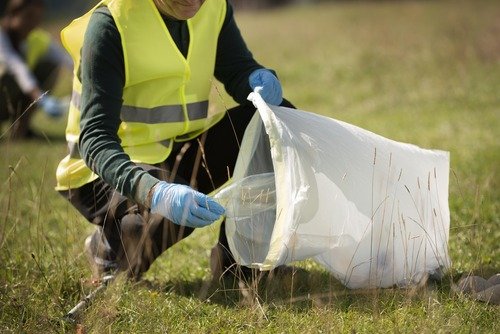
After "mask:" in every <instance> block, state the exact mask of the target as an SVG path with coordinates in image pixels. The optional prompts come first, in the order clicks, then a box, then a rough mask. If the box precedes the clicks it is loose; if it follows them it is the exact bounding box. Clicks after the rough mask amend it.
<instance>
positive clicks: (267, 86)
mask: <svg viewBox="0 0 500 334" xmlns="http://www.w3.org/2000/svg"><path fill="white" fill-rule="evenodd" d="M248 83H249V84H250V87H251V88H252V90H254V89H255V87H258V86H261V87H262V90H261V91H260V96H262V98H263V99H264V101H266V102H267V103H269V104H272V105H276V106H277V105H280V104H281V102H282V101H283V91H282V89H281V84H280V82H279V80H278V78H276V76H275V75H274V74H273V73H272V72H271V71H269V70H266V69H264V68H261V69H258V70H255V71H253V72H252V73H251V74H250V76H249V77H248Z"/></svg>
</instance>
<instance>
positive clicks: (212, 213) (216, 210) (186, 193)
mask: <svg viewBox="0 0 500 334" xmlns="http://www.w3.org/2000/svg"><path fill="white" fill-rule="evenodd" d="M151 212H152V213H157V214H160V215H162V216H163V217H165V218H167V219H169V220H171V221H172V222H173V223H174V224H177V225H183V226H189V227H203V226H207V225H210V224H212V223H213V222H215V221H216V220H218V219H219V218H220V216H221V215H223V214H224V212H225V210H224V208H223V207H222V206H221V205H220V204H219V203H217V202H216V201H214V200H213V199H211V198H210V197H208V196H207V195H204V194H202V193H200V192H198V191H196V190H193V189H192V188H190V187H188V186H185V185H182V184H176V183H167V182H165V181H160V182H159V183H157V184H156V185H155V186H154V188H153V195H152V197H151Z"/></svg>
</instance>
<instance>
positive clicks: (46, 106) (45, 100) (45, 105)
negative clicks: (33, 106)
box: [38, 95, 64, 118]
mask: <svg viewBox="0 0 500 334" xmlns="http://www.w3.org/2000/svg"><path fill="white" fill-rule="evenodd" d="M38 104H39V105H40V107H41V108H42V109H43V111H45V113H46V114H47V115H49V116H50V117H53V118H58V117H61V116H62V115H63V114H64V110H63V107H62V105H61V103H59V101H58V100H57V99H55V98H54V97H52V96H50V95H43V96H42V97H41V98H40V100H38Z"/></svg>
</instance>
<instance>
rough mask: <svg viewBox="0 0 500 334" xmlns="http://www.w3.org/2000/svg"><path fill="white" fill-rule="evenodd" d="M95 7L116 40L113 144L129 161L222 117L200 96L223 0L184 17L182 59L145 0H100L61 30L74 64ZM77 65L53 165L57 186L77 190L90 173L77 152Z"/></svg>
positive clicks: (158, 158) (209, 1)
mask: <svg viewBox="0 0 500 334" xmlns="http://www.w3.org/2000/svg"><path fill="white" fill-rule="evenodd" d="M99 6H107V7H108V9H109V11H110V12H111V15H112V16H113V19H114V21H115V23H116V26H117V28H118V30H119V32H120V36H121V41H122V48H123V54H124V62H125V86H124V90H123V106H122V109H121V120H122V123H121V124H120V127H119V130H118V136H119V137H120V139H121V145H122V147H123V149H124V151H125V153H127V154H128V155H129V156H130V158H131V160H132V161H134V162H142V163H149V164H154V163H159V162H162V161H164V160H165V159H166V158H167V157H168V155H169V154H170V152H171V150H172V145H173V142H174V141H185V140H189V139H192V138H194V137H196V136H198V135H199V134H201V133H203V132H204V131H206V130H207V129H208V128H209V127H211V126H213V125H214V124H216V123H217V122H218V121H220V120H221V119H222V117H223V116H224V112H225V111H224V110H223V111H221V112H215V111H214V110H210V113H209V111H208V97H209V94H210V89H211V87H212V79H213V73H214V67H215V57H216V52H217V40H218V37H219V33H220V30H221V28H222V25H223V23H224V19H225V16H226V1H225V0H206V1H205V3H204V4H203V5H202V7H201V8H200V10H199V12H198V13H197V14H196V15H195V16H194V17H193V18H191V19H189V20H187V26H188V29H189V36H190V42H189V51H188V54H187V57H186V58H185V57H184V56H183V55H182V53H181V52H180V51H179V49H178V48H177V46H176V44H175V42H174V41H173V39H172V37H171V36H170V33H169V31H168V29H167V27H166V26H165V23H164V21H163V19H162V17H161V15H160V13H159V12H158V10H157V9H156V7H155V5H154V3H153V1H152V0H104V1H101V2H100V3H99V4H98V5H97V6H96V7H94V8H93V9H92V10H90V12H88V13H87V14H85V15H84V16H82V17H80V18H78V19H76V20H74V21H73V22H72V23H71V24H70V25H69V26H68V27H66V28H65V29H64V30H63V31H62V33H61V36H62V41H63V44H64V46H65V48H66V49H67V50H68V51H69V53H70V54H71V56H72V57H73V61H74V64H80V50H81V47H82V45H83V36H84V33H85V30H86V28H87V25H88V22H89V19H90V16H91V15H92V13H93V12H94V10H95V9H96V8H98V7H99ZM78 66H79V65H78ZM78 66H75V75H74V80H73V97H72V101H71V105H70V111H69V116H68V125H67V128H66V140H67V142H68V147H69V154H68V155H67V156H66V157H65V158H64V159H63V160H62V161H61V162H60V164H59V166H58V168H57V181H58V184H57V187H56V189H58V190H67V189H69V188H78V187H81V186H82V185H84V184H86V183H88V182H91V181H93V180H95V179H96V178H97V175H96V174H94V173H93V172H92V171H91V170H90V169H89V168H88V167H87V166H86V165H85V162H84V161H83V160H82V158H81V157H80V155H79V153H78V139H79V135H80V109H79V108H80V102H79V101H80V94H81V91H82V84H81V82H80V81H79V80H78V77H77V75H76V73H77V72H78Z"/></svg>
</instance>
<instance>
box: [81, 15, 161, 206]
mask: <svg viewBox="0 0 500 334" xmlns="http://www.w3.org/2000/svg"><path fill="white" fill-rule="evenodd" d="M106 11H107V9H99V10H98V11H97V12H95V13H94V14H93V15H92V17H91V19H90V22H89V25H88V29H87V32H86V34H85V39H84V44H83V49H82V58H81V59H82V60H81V67H80V73H79V75H80V78H81V81H82V96H81V108H82V109H81V121H80V128H81V134H80V142H79V148H80V154H81V156H82V157H83V159H84V160H85V162H86V164H87V165H88V166H89V167H90V168H91V169H92V170H93V171H94V172H95V173H96V174H98V175H99V176H100V177H101V178H102V179H103V180H104V181H105V182H106V183H108V184H110V185H111V186H112V187H113V188H115V189H116V190H118V191H119V192H120V193H121V194H123V195H124V196H127V197H129V198H132V199H134V200H135V201H136V202H138V203H140V204H143V205H148V202H147V196H148V193H149V191H150V189H151V188H152V187H153V185H154V184H156V183H157V182H158V181H159V180H158V179H156V178H154V177H153V176H151V175H150V174H148V173H147V172H146V171H144V170H143V169H142V168H140V167H138V166H137V165H135V164H134V163H133V162H132V161H130V157H129V156H128V155H127V154H126V153H125V152H124V151H123V148H122V146H121V145H120V139H119V137H118V128H119V126H120V123H121V119H120V110H121V107H122V94H123V86H124V84H125V70H124V60H123V50H122V46H121V38H120V34H119V32H118V29H117V28H116V25H115V23H114V21H113V18H112V17H111V15H110V14H109V11H108V12H106Z"/></svg>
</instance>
